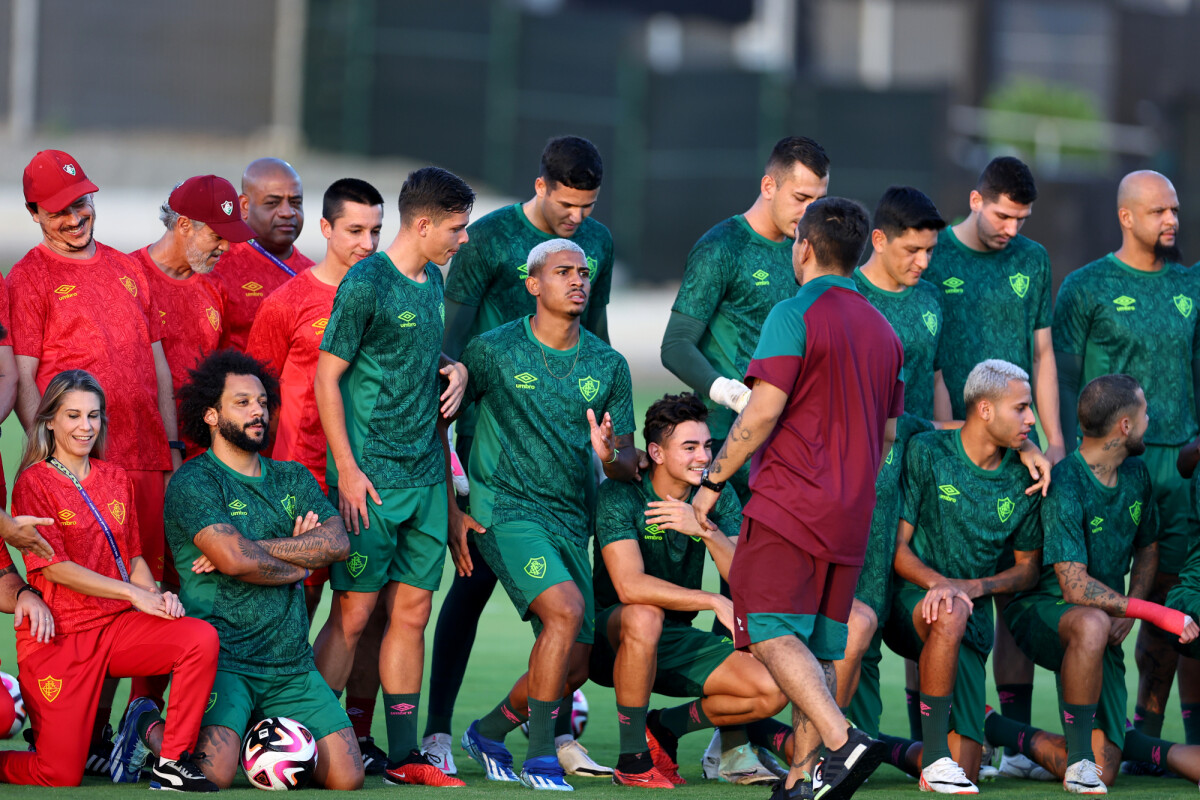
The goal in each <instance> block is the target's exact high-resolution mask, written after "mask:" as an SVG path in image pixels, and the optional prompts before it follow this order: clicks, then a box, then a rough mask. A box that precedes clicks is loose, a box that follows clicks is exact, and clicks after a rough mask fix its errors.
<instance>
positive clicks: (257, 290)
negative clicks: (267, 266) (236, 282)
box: [242, 281, 263, 297]
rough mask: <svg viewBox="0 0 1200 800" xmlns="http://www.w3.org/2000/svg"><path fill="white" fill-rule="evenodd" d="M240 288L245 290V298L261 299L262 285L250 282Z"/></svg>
mask: <svg viewBox="0 0 1200 800" xmlns="http://www.w3.org/2000/svg"><path fill="white" fill-rule="evenodd" d="M242 288H243V289H245V290H246V297H262V288H263V287H262V284H261V283H256V282H254V281H250V282H248V283H243V284H242Z"/></svg>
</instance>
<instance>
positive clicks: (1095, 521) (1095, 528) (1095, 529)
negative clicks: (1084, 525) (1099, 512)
mask: <svg viewBox="0 0 1200 800" xmlns="http://www.w3.org/2000/svg"><path fill="white" fill-rule="evenodd" d="M1088 525H1090V526H1092V533H1099V532H1100V531H1102V530H1104V517H1092V521H1091V522H1089V523H1088Z"/></svg>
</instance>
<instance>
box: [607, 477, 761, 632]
mask: <svg viewBox="0 0 1200 800" xmlns="http://www.w3.org/2000/svg"><path fill="white" fill-rule="evenodd" d="M695 493H696V492H695V490H694V489H693V490H692V491H691V492H690V493H689V494H688V497H687V499H688V502H691V499H692V495H694V494H695ZM662 499H663V498H661V497H659V496H658V494H657V493H656V492H655V491H654V485H653V483H651V481H650V476H649V475H643V476H642V477H641V478H639V479H638V480H636V481H634V482H632V483H625V482H623V481H605V482H604V483H602V484H600V490H599V492H598V494H597V497H596V542H595V544H594V545H593V547H594V548H595V553H594V554H593V556H592V586H593V588H594V590H595V595H596V610H597V611H601V610H603V609H606V608H608V607H609V606H614V605H616V604H617V603H619V602H621V598H620V597H618V596H617V590H616V588H615V587H614V586H613V582H612V578H610V577H609V575H608V568H607V567H606V566H605V565H604V557H603V556H602V555H601V551H602V550H603V549H604V548H605V547H607V546H608V545H610V544H612V543H613V542H620V541H624V540H625V539H635V540H637V543H638V548H639V549H640V550H641V551H642V564H643V566H644V571H645V573H646V574H647V575H653V576H654V577H655V578H660V579H661V580H664V581H666V582H667V583H673V584H675V585H676V586H682V587H683V588H684V589H701V588H703V583H704V560H705V558H706V556H707V554H708V548H707V547H706V546H705V544H704V540H703V539H701V538H700V537H698V536H697V537H692V536H687V535H685V534H682V533H679V532H678V531H673V530H667V529H666V528H660V527H659V526H658V525H657V524H650V523H648V522H647V521H646V511H647V509H648V508H649V503H651V502H653V501H655V500H662ZM709 519H711V520H712V521H713V524H715V525H716V526H717V527H718V528H719V529H720V530H721V532H722V533H724V534H726V535H727V536H737V535H738V531H740V530H741V528H742V504H741V503H740V502H739V501H738V498H737V493H736V492H729V491H726V492H721V494H720V496H719V497H718V498H717V505H716V507H715V508H713V511H712V514H710V515H709ZM697 613H699V612H696V611H667V612H666V616H667V619H672V620H675V621H677V622H682V623H685V624H687V623H690V622H691V621H692V620H693V619H695V617H696V614H697Z"/></svg>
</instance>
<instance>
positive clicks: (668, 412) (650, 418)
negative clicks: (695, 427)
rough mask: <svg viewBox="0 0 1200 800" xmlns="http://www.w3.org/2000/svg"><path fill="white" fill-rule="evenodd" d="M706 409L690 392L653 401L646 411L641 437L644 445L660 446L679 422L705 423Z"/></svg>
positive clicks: (665, 396)
mask: <svg viewBox="0 0 1200 800" xmlns="http://www.w3.org/2000/svg"><path fill="white" fill-rule="evenodd" d="M707 421H708V407H707V406H706V405H704V401H703V400H701V399H700V398H699V397H698V396H697V395H695V394H693V393H691V392H684V393H683V394H665V395H663V396H662V399H660V400H655V401H654V404H653V405H651V406H650V408H649V409H647V410H646V427H645V428H643V429H642V436H643V437H644V438H645V439H646V444H647V445H649V444H650V443H651V442H653V443H654V444H662V443H663V439H666V438H667V437H668V436H670V435H671V434H672V433H674V432H675V426H676V425H678V424H679V423H681V422H707Z"/></svg>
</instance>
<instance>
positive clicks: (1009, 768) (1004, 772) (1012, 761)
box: [1000, 753, 1054, 781]
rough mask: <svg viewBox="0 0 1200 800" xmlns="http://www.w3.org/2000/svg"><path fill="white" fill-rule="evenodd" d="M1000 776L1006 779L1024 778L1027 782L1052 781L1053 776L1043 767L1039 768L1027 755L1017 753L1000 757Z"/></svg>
mask: <svg viewBox="0 0 1200 800" xmlns="http://www.w3.org/2000/svg"><path fill="white" fill-rule="evenodd" d="M1000 775H1001V776H1003V777H1008V778H1024V779H1025V780H1028V781H1052V780H1054V775H1053V774H1051V773H1050V772H1049V771H1047V770H1046V769H1045V768H1044V767H1040V766H1038V765H1037V764H1035V763H1033V761H1032V760H1031V759H1030V758H1029V756H1027V755H1023V754H1021V753H1017V754H1016V755H1015V756H1010V755H1009V754H1008V753H1005V754H1004V755H1003V756H1001V757H1000Z"/></svg>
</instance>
